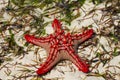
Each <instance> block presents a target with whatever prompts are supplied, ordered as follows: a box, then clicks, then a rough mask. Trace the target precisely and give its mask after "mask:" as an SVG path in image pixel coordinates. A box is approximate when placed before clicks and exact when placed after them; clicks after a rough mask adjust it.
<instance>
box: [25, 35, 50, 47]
mask: <svg viewBox="0 0 120 80" xmlns="http://www.w3.org/2000/svg"><path fill="white" fill-rule="evenodd" d="M24 37H25V39H26V41H27V42H29V43H32V44H35V45H38V46H41V47H42V45H43V44H44V43H47V42H49V41H50V38H49V37H41V38H36V37H34V36H32V35H28V34H26V35H25V36H24Z"/></svg>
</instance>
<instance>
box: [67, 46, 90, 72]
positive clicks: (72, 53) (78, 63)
mask: <svg viewBox="0 0 120 80" xmlns="http://www.w3.org/2000/svg"><path fill="white" fill-rule="evenodd" d="M67 52H68V54H69V55H70V60H71V61H72V62H73V64H75V65H76V66H77V68H78V69H79V70H81V71H82V72H85V73H87V72H89V68H88V64H86V62H85V61H83V60H81V59H80V57H79V56H78V55H77V54H76V53H75V51H74V49H73V48H72V46H70V47H68V48H67Z"/></svg>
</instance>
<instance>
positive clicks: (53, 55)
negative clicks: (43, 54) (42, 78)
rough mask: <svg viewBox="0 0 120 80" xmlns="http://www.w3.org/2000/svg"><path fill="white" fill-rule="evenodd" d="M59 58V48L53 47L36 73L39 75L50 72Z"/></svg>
mask: <svg viewBox="0 0 120 80" xmlns="http://www.w3.org/2000/svg"><path fill="white" fill-rule="evenodd" d="M59 60H60V57H59V56H58V53H57V50H56V49H54V48H52V49H51V50H50V53H49V56H48V58H47V60H46V61H45V62H44V63H43V64H42V65H41V67H40V68H38V70H37V71H36V73H37V74H38V75H43V74H45V73H47V72H49V71H50V70H51V69H52V68H53V66H54V65H55V64H56V63H57V62H58V61H59Z"/></svg>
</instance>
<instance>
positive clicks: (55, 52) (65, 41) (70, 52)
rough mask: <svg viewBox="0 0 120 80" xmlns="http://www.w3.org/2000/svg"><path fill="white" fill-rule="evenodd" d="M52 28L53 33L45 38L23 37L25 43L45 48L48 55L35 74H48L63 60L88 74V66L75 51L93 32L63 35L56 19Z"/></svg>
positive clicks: (90, 30)
mask: <svg viewBox="0 0 120 80" xmlns="http://www.w3.org/2000/svg"><path fill="white" fill-rule="evenodd" d="M52 27H53V29H54V31H55V32H54V33H53V34H50V35H49V36H47V37H40V38H36V37H34V36H32V35H28V34H26V35H25V39H26V40H27V42H29V43H32V44H35V45H37V46H40V47H43V48H45V49H46V51H47V53H48V54H49V55H48V58H47V60H46V62H45V63H43V64H42V65H41V67H40V68H39V69H38V70H37V74H38V75H42V74H45V73H47V72H49V71H50V70H51V69H52V68H53V66H54V65H55V64H57V62H59V61H61V60H65V59H67V60H70V61H72V62H73V63H74V64H75V65H76V66H77V67H78V69H79V70H81V71H83V72H85V73H87V72H89V68H88V64H86V62H85V61H83V60H81V59H80V57H79V56H78V55H77V54H76V53H77V51H76V49H77V47H78V44H79V43H82V42H84V41H85V40H87V39H89V38H90V37H91V36H92V34H93V30H92V29H89V30H86V31H84V32H83V33H82V34H74V35H72V34H70V33H67V34H65V32H64V30H62V29H61V24H60V22H59V21H58V20H57V19H54V21H53V23H52Z"/></svg>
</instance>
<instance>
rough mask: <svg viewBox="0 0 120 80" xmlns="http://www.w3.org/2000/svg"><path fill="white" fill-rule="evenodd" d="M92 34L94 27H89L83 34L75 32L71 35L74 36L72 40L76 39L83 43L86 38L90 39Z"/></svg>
mask: <svg viewBox="0 0 120 80" xmlns="http://www.w3.org/2000/svg"><path fill="white" fill-rule="evenodd" d="M92 34H93V29H89V30H86V31H85V32H83V33H82V34H75V35H71V36H72V40H75V41H77V42H78V43H82V42H84V41H85V40H87V39H89V38H90V37H91V36H92Z"/></svg>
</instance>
